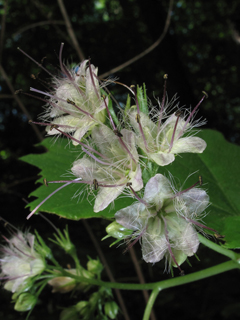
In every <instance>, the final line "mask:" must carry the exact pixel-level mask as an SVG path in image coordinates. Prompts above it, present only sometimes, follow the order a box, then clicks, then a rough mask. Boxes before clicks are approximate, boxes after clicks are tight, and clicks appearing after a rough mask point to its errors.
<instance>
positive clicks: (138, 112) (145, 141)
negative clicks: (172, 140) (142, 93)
mask: <svg viewBox="0 0 240 320" xmlns="http://www.w3.org/2000/svg"><path fill="white" fill-rule="evenodd" d="M134 94H135V99H136V105H137V123H138V125H139V130H140V133H141V135H142V138H143V142H144V145H145V149H146V151H147V152H149V148H148V144H147V140H146V138H145V135H144V132H143V128H142V125H141V121H140V108H139V103H138V98H137V94H136V92H134Z"/></svg>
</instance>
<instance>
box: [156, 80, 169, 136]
mask: <svg viewBox="0 0 240 320" xmlns="http://www.w3.org/2000/svg"><path fill="white" fill-rule="evenodd" d="M163 79H164V85H163V97H162V103H161V110H160V112H159V118H158V132H159V131H160V127H161V124H162V115H163V110H164V105H165V98H166V90H167V79H168V75H167V74H165V75H164V76H163Z"/></svg>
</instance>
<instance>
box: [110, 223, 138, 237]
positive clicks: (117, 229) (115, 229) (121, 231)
mask: <svg viewBox="0 0 240 320" xmlns="http://www.w3.org/2000/svg"><path fill="white" fill-rule="evenodd" d="M106 232H107V233H108V236H107V237H109V236H111V237H113V238H116V239H124V238H126V236H130V235H131V234H132V230H130V229H127V228H125V227H123V226H122V225H121V224H119V223H117V222H116V221H114V222H112V223H110V224H109V225H108V226H107V228H106ZM105 238H106V237H105Z"/></svg>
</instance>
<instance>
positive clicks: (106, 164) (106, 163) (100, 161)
mask: <svg viewBox="0 0 240 320" xmlns="http://www.w3.org/2000/svg"><path fill="white" fill-rule="evenodd" d="M82 150H83V151H84V152H85V153H86V154H88V155H89V156H90V157H91V158H92V159H94V160H95V161H97V162H99V163H101V164H103V165H105V166H111V165H112V163H110V162H104V161H102V160H100V159H98V158H97V157H96V156H94V155H93V154H92V153H91V152H89V151H88V150H86V149H85V148H83V147H82Z"/></svg>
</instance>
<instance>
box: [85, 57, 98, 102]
mask: <svg viewBox="0 0 240 320" xmlns="http://www.w3.org/2000/svg"><path fill="white" fill-rule="evenodd" d="M88 61H89V66H88V68H89V72H90V77H91V80H92V85H93V88H94V91H95V93H96V96H97V98H98V99H100V96H99V94H98V91H97V88H96V85H95V82H94V79H93V72H92V67H91V63H90V59H89V60H88Z"/></svg>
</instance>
